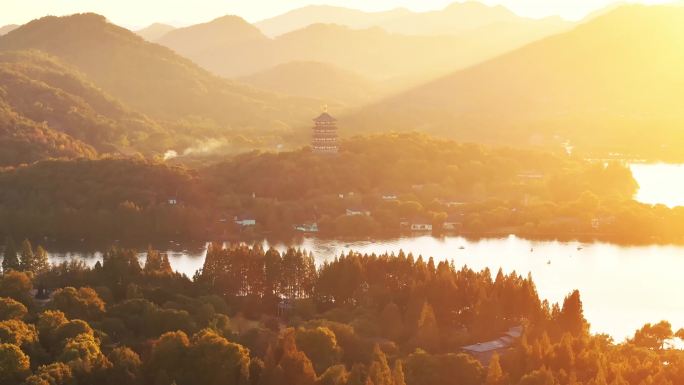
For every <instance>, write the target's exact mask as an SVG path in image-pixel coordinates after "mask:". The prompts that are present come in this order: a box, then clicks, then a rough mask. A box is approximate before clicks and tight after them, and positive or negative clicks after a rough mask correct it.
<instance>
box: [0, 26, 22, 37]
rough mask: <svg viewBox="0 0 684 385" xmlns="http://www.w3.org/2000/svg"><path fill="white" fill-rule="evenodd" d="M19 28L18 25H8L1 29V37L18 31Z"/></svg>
mask: <svg viewBox="0 0 684 385" xmlns="http://www.w3.org/2000/svg"><path fill="white" fill-rule="evenodd" d="M18 27H19V26H18V25H16V24H8V25H4V26H2V27H0V36H2V35H6V34H8V33H9V32H10V31H13V30H15V29H17V28H18Z"/></svg>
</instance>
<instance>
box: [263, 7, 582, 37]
mask: <svg viewBox="0 0 684 385" xmlns="http://www.w3.org/2000/svg"><path fill="white" fill-rule="evenodd" d="M319 23H323V24H338V25H344V26H347V27H349V28H353V29H365V28H370V27H380V28H382V29H384V30H386V31H387V32H390V33H397V34H402V35H428V36H434V35H460V34H462V33H464V32H467V31H472V30H477V29H481V28H486V27H490V26H495V25H498V27H499V28H501V29H502V30H503V29H509V30H511V31H514V30H515V29H516V28H519V27H521V25H523V24H525V25H526V26H525V27H524V28H525V29H539V30H540V31H539V32H541V31H543V30H549V31H551V30H553V31H557V30H559V29H562V28H564V27H569V26H570V25H571V23H570V22H568V21H565V20H563V19H561V18H559V17H549V18H545V19H541V20H536V19H529V18H523V17H520V16H518V15H516V14H514V13H513V12H511V11H510V10H508V9H507V8H505V7H503V6H487V5H485V4H483V3H480V2H476V1H466V2H463V3H461V2H455V3H453V4H451V5H449V6H447V7H446V8H444V9H442V10H438V11H430V12H412V11H409V10H408V9H405V8H397V9H394V10H391V11H383V12H363V11H359V10H355V9H349V8H343V7H334V6H328V5H311V6H307V7H303V8H299V9H295V10H293V11H290V12H287V13H285V14H282V15H279V16H276V17H273V18H270V19H267V20H263V21H260V22H257V23H256V24H255V25H256V26H257V27H258V28H259V29H260V30H261V31H263V32H264V33H265V34H266V35H268V36H271V37H275V36H279V35H282V34H285V33H288V32H292V31H295V30H298V29H302V28H305V27H307V26H309V25H311V24H319Z"/></svg>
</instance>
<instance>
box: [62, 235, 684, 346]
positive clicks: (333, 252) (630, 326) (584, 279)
mask: <svg viewBox="0 0 684 385" xmlns="http://www.w3.org/2000/svg"><path fill="white" fill-rule="evenodd" d="M265 245H266V246H269V245H268V244H265ZM270 246H273V247H275V248H277V249H281V250H282V249H285V248H286V245H283V244H273V245H270ZM294 246H296V247H301V248H304V249H307V250H310V251H312V252H313V253H314V255H315V257H316V262H317V263H318V264H321V263H323V262H325V261H328V260H331V259H333V258H335V256H339V255H340V254H342V253H347V252H348V251H349V250H354V251H358V252H361V253H377V254H379V253H384V252H390V253H395V254H396V253H398V252H399V250H404V252H407V253H408V252H412V253H413V254H414V255H416V257H417V256H418V255H419V254H422V255H423V256H424V257H425V258H427V257H429V256H432V257H434V258H435V260H437V261H440V260H453V261H454V263H455V265H456V266H464V265H467V266H469V267H471V268H473V269H476V270H482V269H484V268H489V269H490V270H491V271H492V274H496V272H497V271H498V269H499V267H501V268H502V269H503V270H504V272H506V273H510V272H512V271H516V272H518V273H519V274H523V275H527V273H528V272H529V273H531V274H532V277H533V279H534V282H535V283H536V285H537V290H538V292H539V295H540V297H541V298H542V299H548V300H549V301H550V302H562V301H563V298H564V297H565V296H566V295H567V294H569V293H570V292H571V291H572V290H574V289H579V290H580V292H581V294H582V300H583V303H584V311H585V316H586V318H587V319H588V320H589V322H590V323H591V330H592V332H594V333H607V334H610V335H611V336H613V337H614V338H615V339H616V340H618V341H620V340H623V339H624V338H625V337H628V336H632V335H633V333H634V331H635V330H636V329H637V328H640V327H641V326H643V325H644V324H645V323H647V322H651V323H653V322H658V321H660V320H663V319H665V320H668V321H670V322H671V323H672V325H673V328H675V330H676V329H678V328H680V327H684V300H682V299H681V298H680V296H679V294H680V293H681V292H682V291H683V290H684V280H683V279H682V274H683V273H682V272H684V247H681V246H617V245H613V244H606V243H589V244H582V243H579V242H555V241H530V240H525V239H521V238H517V237H514V236H511V237H508V238H502V239H481V240H467V239H465V238H461V237H447V238H433V237H430V236H425V237H415V238H401V239H396V240H388V241H378V242H371V241H362V242H345V241H335V240H320V239H315V238H307V239H304V240H302V241H301V242H300V243H299V244H297V245H294ZM461 247H463V248H462V249H461ZM168 253H169V260H170V262H171V265H172V267H173V268H174V269H175V270H176V271H179V272H182V273H184V274H186V275H188V276H192V274H193V273H194V272H195V271H196V270H197V269H199V268H201V267H202V263H203V260H204V255H205V248H204V247H198V248H196V249H190V250H185V251H174V250H169V251H168ZM64 258H80V259H83V260H85V261H86V263H88V264H89V265H93V264H95V262H96V261H98V260H101V258H102V255H101V254H100V253H94V254H79V253H71V254H68V255H56V254H51V259H52V261H53V262H58V261H63V260H64ZM140 259H141V261H143V260H144V255H142V254H141V256H140Z"/></svg>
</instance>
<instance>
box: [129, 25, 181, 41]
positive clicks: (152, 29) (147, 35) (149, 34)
mask: <svg viewBox="0 0 684 385" xmlns="http://www.w3.org/2000/svg"><path fill="white" fill-rule="evenodd" d="M174 29H176V27H174V26H172V25H168V24H162V23H154V24H150V25H149V26H147V27H145V28H143V29H140V30H137V31H135V33H136V34H138V35H139V36H141V37H142V38H143V39H145V40H147V41H155V40H157V39H159V38H160V37H162V36H164V35H166V34H167V33H169V32H171V31H173V30H174Z"/></svg>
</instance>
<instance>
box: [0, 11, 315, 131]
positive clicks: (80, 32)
mask: <svg viewBox="0 0 684 385" xmlns="http://www.w3.org/2000/svg"><path fill="white" fill-rule="evenodd" d="M24 49H37V50H42V51H44V52H47V53H49V54H51V55H54V56H57V57H58V58H60V59H61V60H62V61H64V62H66V63H67V64H69V65H71V66H74V67H76V68H77V69H78V70H79V71H81V72H82V73H84V74H85V75H86V76H87V77H88V78H89V79H90V80H92V81H93V83H94V84H95V85H97V86H98V87H99V88H101V89H103V90H104V91H106V92H107V93H108V94H110V95H112V96H113V97H116V98H118V99H119V100H121V101H122V102H124V103H126V104H127V105H128V106H130V107H131V108H133V109H134V110H137V111H140V112H142V113H145V114H146V115H148V116H150V117H151V118H153V119H156V120H172V121H179V120H183V121H186V122H187V121H192V120H197V119H200V120H201V121H202V122H203V124H205V122H209V125H210V126H213V127H215V129H214V130H213V131H212V132H211V133H212V134H214V133H215V132H216V130H217V129H218V130H219V132H220V131H221V130H223V131H225V130H228V129H231V130H249V131H253V130H255V129H257V130H261V132H265V131H282V130H283V129H289V128H291V127H294V126H297V125H299V124H301V123H302V122H308V120H309V119H310V117H311V116H313V115H314V114H315V113H316V112H317V110H318V108H319V104H320V102H318V101H312V100H303V99H301V98H290V97H285V96H281V95H275V94H272V93H269V92H265V91H260V90H257V89H254V88H253V87H251V86H247V85H243V84H238V83H235V82H231V81H227V80H225V79H221V78H219V77H217V76H215V75H212V74H211V73H209V72H207V71H206V70H204V69H201V68H200V67H198V66H197V65H195V64H194V63H192V62H191V61H190V60H187V59H185V58H183V57H180V56H179V55H177V54H175V53H174V52H172V51H171V50H169V49H168V48H165V47H162V46H160V45H157V44H153V43H149V42H146V41H145V40H143V39H142V38H141V37H140V36H138V35H136V34H134V33H133V32H130V31H128V30H127V29H124V28H121V27H118V26H116V25H114V24H111V23H108V22H107V21H106V19H105V18H104V17H102V16H99V15H96V14H77V15H72V16H66V17H53V16H49V17H44V18H41V19H38V20H34V21H32V22H30V23H28V24H25V25H23V26H21V27H19V28H17V29H16V30H14V31H12V32H10V33H9V34H7V35H5V36H2V37H0V50H24ZM307 124H308V123H307ZM197 134H198V135H200V134H204V135H208V133H206V132H204V133H197Z"/></svg>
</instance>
